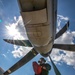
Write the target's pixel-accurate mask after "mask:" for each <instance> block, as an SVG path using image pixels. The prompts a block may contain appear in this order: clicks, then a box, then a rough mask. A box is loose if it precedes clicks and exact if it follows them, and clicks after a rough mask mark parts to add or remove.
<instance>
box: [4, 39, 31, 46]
mask: <svg viewBox="0 0 75 75" xmlns="http://www.w3.org/2000/svg"><path fill="white" fill-rule="evenodd" d="M4 41H6V42H8V43H11V44H15V45H19V46H29V47H32V45H31V43H30V42H29V40H10V39H4Z"/></svg>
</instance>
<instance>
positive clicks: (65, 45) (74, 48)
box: [53, 44, 75, 51]
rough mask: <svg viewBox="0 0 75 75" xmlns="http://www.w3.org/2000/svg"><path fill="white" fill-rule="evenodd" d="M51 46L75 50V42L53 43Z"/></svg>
mask: <svg viewBox="0 0 75 75" xmlns="http://www.w3.org/2000/svg"><path fill="white" fill-rule="evenodd" d="M53 48H58V49H62V50H66V51H75V44H54V45H53Z"/></svg>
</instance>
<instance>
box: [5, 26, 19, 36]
mask: <svg viewBox="0 0 75 75" xmlns="http://www.w3.org/2000/svg"><path fill="white" fill-rule="evenodd" d="M6 29H7V33H8V35H9V36H10V37H15V36H19V34H20V33H19V31H18V29H17V28H16V26H14V25H11V26H6Z"/></svg>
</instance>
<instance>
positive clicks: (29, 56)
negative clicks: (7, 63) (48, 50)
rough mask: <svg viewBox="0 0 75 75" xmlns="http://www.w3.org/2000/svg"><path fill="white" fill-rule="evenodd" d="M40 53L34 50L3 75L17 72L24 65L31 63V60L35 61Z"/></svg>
mask: <svg viewBox="0 0 75 75" xmlns="http://www.w3.org/2000/svg"><path fill="white" fill-rule="evenodd" d="M37 54H38V52H36V50H35V49H34V48H33V49H32V50H31V51H30V52H29V53H27V54H26V55H25V56H24V57H23V58H22V59H21V60H19V61H18V62H17V63H16V64H14V65H13V66H12V67H10V68H9V69H8V70H7V71H6V72H4V73H3V75H9V74H11V73H12V72H14V71H16V70H17V69H19V68H20V67H22V66H23V65H24V64H26V63H27V62H29V61H30V60H31V59H33V58H34V57H35V56H36V55H37Z"/></svg>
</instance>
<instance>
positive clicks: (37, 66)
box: [33, 58, 51, 75]
mask: <svg viewBox="0 0 75 75" xmlns="http://www.w3.org/2000/svg"><path fill="white" fill-rule="evenodd" d="M33 69H34V72H35V75H48V74H49V70H51V66H50V65H49V64H48V63H46V60H45V59H44V58H40V60H39V61H38V63H37V62H33Z"/></svg>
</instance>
